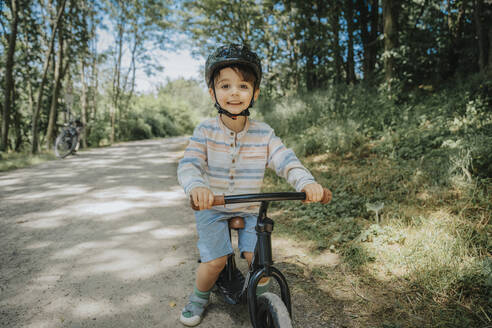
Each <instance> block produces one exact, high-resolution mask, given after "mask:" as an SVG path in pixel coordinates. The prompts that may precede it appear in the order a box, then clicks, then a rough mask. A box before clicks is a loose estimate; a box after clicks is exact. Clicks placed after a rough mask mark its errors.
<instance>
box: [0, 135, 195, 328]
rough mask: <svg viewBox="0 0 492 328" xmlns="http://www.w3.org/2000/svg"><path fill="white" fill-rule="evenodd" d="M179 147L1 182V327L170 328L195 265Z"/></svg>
mask: <svg viewBox="0 0 492 328" xmlns="http://www.w3.org/2000/svg"><path fill="white" fill-rule="evenodd" d="M185 143H186V139H185V138H174V139H165V140H151V141H145V142H132V143H125V144H121V145H117V146H114V147H110V148H103V149H93V150H89V151H82V152H80V153H79V154H78V155H77V156H73V157H69V158H67V159H66V160H58V161H52V162H47V163H43V164H41V165H38V166H35V167H32V168H28V169H22V170H17V171H13V172H9V173H5V174H1V175H0V187H1V189H0V217H1V221H0V255H1V258H0V264H1V271H0V293H1V298H0V317H1V320H0V326H1V327H75V326H77V327H78V326H83V327H137V326H141V327H143V326H145V327H154V326H155V327H157V326H158V327H175V326H176V325H177V324H178V323H177V317H178V316H177V314H178V313H179V309H178V308H177V306H176V304H179V306H183V303H184V302H185V299H186V296H187V295H186V294H187V293H188V291H187V290H186V291H185V290H184V287H183V283H182V281H186V284H188V283H189V282H191V281H193V274H194V270H195V269H196V259H197V258H198V253H197V250H196V247H195V244H196V232H195V224H194V217H193V213H192V210H191V209H189V208H188V206H187V200H186V199H185V195H184V193H183V191H182V189H181V187H180V186H179V185H178V184H177V181H176V166H177V160H178V159H179V157H180V156H181V154H182V150H183V147H184V145H185ZM169 304H171V305H172V306H171V305H169Z"/></svg>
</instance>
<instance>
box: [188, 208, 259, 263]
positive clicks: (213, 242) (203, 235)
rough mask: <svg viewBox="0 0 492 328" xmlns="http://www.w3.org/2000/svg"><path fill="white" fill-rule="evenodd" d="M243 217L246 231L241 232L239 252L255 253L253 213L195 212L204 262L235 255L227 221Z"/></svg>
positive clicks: (199, 244)
mask: <svg viewBox="0 0 492 328" xmlns="http://www.w3.org/2000/svg"><path fill="white" fill-rule="evenodd" d="M234 216H241V217H243V218H244V229H240V230H239V251H240V254H243V252H254V250H255V246H256V231H255V226H256V220H257V214H253V213H243V212H234V213H225V212H220V211H217V210H214V209H210V210H203V211H195V219H196V230H197V232H198V243H197V246H198V250H199V251H200V258H201V260H202V262H209V261H212V260H214V259H216V258H219V257H222V256H224V255H228V254H231V253H233V249H232V245H231V240H230V238H229V229H228V223H227V219H229V218H231V217H234Z"/></svg>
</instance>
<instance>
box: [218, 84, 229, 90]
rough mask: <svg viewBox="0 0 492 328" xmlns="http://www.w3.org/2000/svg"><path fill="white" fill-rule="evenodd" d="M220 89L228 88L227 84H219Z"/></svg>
mask: <svg viewBox="0 0 492 328" xmlns="http://www.w3.org/2000/svg"><path fill="white" fill-rule="evenodd" d="M220 88H221V89H228V88H229V84H222V85H221V86H220Z"/></svg>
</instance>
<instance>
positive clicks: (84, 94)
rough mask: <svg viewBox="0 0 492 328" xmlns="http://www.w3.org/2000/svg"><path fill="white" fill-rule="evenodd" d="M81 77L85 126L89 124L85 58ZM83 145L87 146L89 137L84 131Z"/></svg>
mask: <svg viewBox="0 0 492 328" xmlns="http://www.w3.org/2000/svg"><path fill="white" fill-rule="evenodd" d="M80 78H81V80H82V81H81V82H82V99H81V102H82V117H81V120H82V124H83V125H84V126H87V83H86V81H85V63H84V59H83V58H82V60H81V61H80ZM81 141H82V147H83V148H87V139H86V137H85V133H82V139H81Z"/></svg>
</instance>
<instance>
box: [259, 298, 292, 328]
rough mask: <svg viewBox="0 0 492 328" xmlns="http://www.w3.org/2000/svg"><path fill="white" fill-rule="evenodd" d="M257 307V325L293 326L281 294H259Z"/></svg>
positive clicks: (279, 327) (269, 326) (288, 327)
mask: <svg viewBox="0 0 492 328" xmlns="http://www.w3.org/2000/svg"><path fill="white" fill-rule="evenodd" d="M256 309H257V310H256V327H261V328H292V321H291V319H290V316H289V311H288V310H287V307H286V306H285V304H284V302H282V299H281V298H280V296H278V295H276V294H273V293H264V294H262V295H260V296H258V300H257V306H256Z"/></svg>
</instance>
